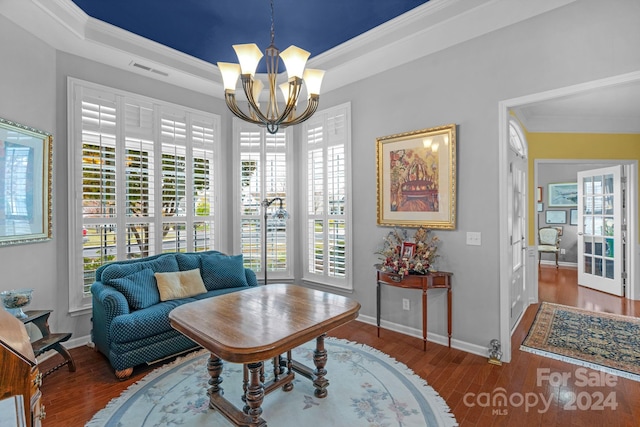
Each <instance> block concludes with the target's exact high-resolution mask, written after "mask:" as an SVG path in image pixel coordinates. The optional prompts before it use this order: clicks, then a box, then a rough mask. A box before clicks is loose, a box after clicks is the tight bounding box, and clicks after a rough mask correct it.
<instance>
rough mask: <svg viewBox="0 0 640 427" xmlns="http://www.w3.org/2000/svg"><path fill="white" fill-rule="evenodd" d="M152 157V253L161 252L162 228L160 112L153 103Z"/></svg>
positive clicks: (158, 107) (157, 106)
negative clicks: (153, 246) (153, 213)
mask: <svg viewBox="0 0 640 427" xmlns="http://www.w3.org/2000/svg"><path fill="white" fill-rule="evenodd" d="M153 124H154V126H153V159H154V163H155V167H154V169H153V183H154V186H153V193H154V197H153V203H154V206H153V211H154V212H155V215H154V216H153V230H154V236H153V237H154V238H153V242H154V244H155V248H154V253H156V254H159V253H162V242H163V238H162V237H163V236H162V230H163V216H162V114H161V111H160V106H159V105H157V104H154V105H153Z"/></svg>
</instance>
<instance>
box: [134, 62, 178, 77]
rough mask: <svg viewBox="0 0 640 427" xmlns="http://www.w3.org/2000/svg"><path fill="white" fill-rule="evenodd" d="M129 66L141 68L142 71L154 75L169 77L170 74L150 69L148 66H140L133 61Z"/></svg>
mask: <svg viewBox="0 0 640 427" xmlns="http://www.w3.org/2000/svg"><path fill="white" fill-rule="evenodd" d="M129 65H131V66H133V67H136V68H140V69H141V70H145V71H150V72H152V73H156V74H160V75H161V76H165V77H169V73H166V72H164V71H160V70H157V69H155V68H152V67H149V66H147V65H143V64H139V63H137V62H134V61H132V62H131V63H130V64H129Z"/></svg>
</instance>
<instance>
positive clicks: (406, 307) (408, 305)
mask: <svg viewBox="0 0 640 427" xmlns="http://www.w3.org/2000/svg"><path fill="white" fill-rule="evenodd" d="M402 309H403V310H411V303H410V302H409V300H408V299H407V298H402Z"/></svg>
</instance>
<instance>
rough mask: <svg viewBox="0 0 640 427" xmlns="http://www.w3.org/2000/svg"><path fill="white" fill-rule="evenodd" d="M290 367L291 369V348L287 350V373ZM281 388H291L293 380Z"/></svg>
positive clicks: (285, 389) (289, 371)
mask: <svg viewBox="0 0 640 427" xmlns="http://www.w3.org/2000/svg"><path fill="white" fill-rule="evenodd" d="M292 369H293V364H292V362H291V350H289V351H287V375H290V374H291V371H292ZM283 370H284V369H283ZM282 389H283V390H284V391H291V390H293V382H289V383H286V384H285V385H283V386H282Z"/></svg>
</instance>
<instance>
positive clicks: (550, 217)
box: [545, 211, 567, 224]
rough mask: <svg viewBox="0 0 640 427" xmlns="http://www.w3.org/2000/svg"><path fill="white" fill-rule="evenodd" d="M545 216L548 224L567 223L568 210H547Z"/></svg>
mask: <svg viewBox="0 0 640 427" xmlns="http://www.w3.org/2000/svg"><path fill="white" fill-rule="evenodd" d="M545 218H546V223H547V224H566V223H567V211H546V212H545Z"/></svg>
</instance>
